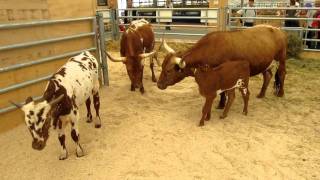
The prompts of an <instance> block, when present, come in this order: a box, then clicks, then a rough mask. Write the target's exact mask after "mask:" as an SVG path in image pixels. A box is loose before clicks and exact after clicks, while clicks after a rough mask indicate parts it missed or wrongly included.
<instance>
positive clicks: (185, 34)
mask: <svg viewBox="0 0 320 180" xmlns="http://www.w3.org/2000/svg"><path fill="white" fill-rule="evenodd" d="M154 34H161V35H162V34H163V32H154ZM165 34H166V35H179V36H180V35H181V36H203V35H205V34H194V33H165Z"/></svg>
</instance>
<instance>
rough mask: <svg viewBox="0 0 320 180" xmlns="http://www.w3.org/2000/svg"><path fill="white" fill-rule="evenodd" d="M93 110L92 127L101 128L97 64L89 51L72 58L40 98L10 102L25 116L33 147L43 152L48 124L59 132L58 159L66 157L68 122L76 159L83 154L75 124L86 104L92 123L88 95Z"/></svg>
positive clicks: (51, 80) (55, 75) (56, 74)
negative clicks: (81, 108)
mask: <svg viewBox="0 0 320 180" xmlns="http://www.w3.org/2000/svg"><path fill="white" fill-rule="evenodd" d="M91 95H92V96H93V104H94V108H95V110H96V115H97V118H96V122H95V127H96V128H99V127H101V120H100V116H99V108H100V100H99V81H98V61H97V60H96V59H95V58H94V56H92V55H91V54H90V53H89V52H87V51H86V52H83V53H81V54H80V55H78V56H75V57H72V58H71V59H70V60H69V61H68V62H67V63H66V64H65V65H64V66H62V67H61V68H60V69H59V70H58V71H57V72H56V73H55V74H54V75H53V76H52V77H51V78H50V79H49V82H48V84H47V87H46V89H45V91H44V94H43V96H42V99H41V100H39V101H34V100H33V99H32V98H31V97H28V98H27V100H26V102H25V104H23V105H21V104H17V103H13V104H14V105H15V106H17V107H18V108H21V109H22V111H23V112H24V114H25V122H26V125H27V127H28V129H29V131H30V133H31V136H32V139H33V142H32V148H33V149H36V150H42V149H44V147H45V146H46V142H47V140H48V138H49V130H50V127H51V125H53V127H54V129H58V138H59V142H60V145H61V154H60V156H59V159H60V160H63V159H66V158H67V157H68V152H67V149H66V145H65V132H64V130H65V127H66V125H67V124H68V123H71V137H72V139H73V141H74V142H75V143H76V154H77V156H78V157H81V156H83V155H84V152H83V149H82V147H81V145H80V143H79V138H80V135H79V130H78V121H79V119H80V112H79V111H80V109H79V108H80V106H81V105H82V104H84V103H86V105H87V110H88V113H87V118H88V120H87V121H88V122H91V121H92V115H91V112H90V104H91V100H90V96H91Z"/></svg>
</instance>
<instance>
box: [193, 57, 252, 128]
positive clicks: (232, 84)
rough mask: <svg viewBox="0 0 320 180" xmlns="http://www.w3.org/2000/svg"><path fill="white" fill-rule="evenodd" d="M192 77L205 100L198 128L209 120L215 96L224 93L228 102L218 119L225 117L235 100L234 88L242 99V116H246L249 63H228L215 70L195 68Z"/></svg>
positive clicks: (248, 93)
mask: <svg viewBox="0 0 320 180" xmlns="http://www.w3.org/2000/svg"><path fill="white" fill-rule="evenodd" d="M194 76H195V79H196V82H197V84H198V86H199V92H200V94H201V95H202V96H203V97H205V98H206V102H205V104H204V106H203V108H202V117H201V120H200V123H199V126H203V125H204V120H210V115H211V108H212V103H213V100H214V98H215V97H216V96H217V94H220V93H222V92H226V95H227V97H228V100H227V104H226V106H225V108H224V111H223V114H222V115H221V116H220V118H225V117H227V115H228V112H229V109H230V106H231V104H232V102H233V100H234V98H235V89H236V88H239V90H240V92H241V94H242V97H243V101H244V107H243V114H245V115H247V113H248V100H249V95H250V92H249V89H248V83H249V77H250V67H249V62H247V61H229V62H225V63H223V64H221V65H219V66H218V67H215V68H210V67H201V68H197V69H196V70H195V72H194Z"/></svg>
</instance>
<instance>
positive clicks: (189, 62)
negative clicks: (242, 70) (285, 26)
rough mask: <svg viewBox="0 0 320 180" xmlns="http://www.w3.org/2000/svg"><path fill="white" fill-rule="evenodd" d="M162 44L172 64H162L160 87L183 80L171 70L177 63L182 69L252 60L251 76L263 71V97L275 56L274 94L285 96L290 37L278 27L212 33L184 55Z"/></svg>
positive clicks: (261, 26)
mask: <svg viewBox="0 0 320 180" xmlns="http://www.w3.org/2000/svg"><path fill="white" fill-rule="evenodd" d="M163 43H164V47H165V49H166V50H167V51H168V52H169V53H168V54H167V56H166V57H165V60H164V61H167V62H169V63H172V65H171V66H163V68H162V72H161V74H160V78H159V80H158V88H160V89H166V88H167V86H169V85H173V84H175V83H177V82H179V81H180V79H181V77H180V75H179V74H178V73H177V71H172V70H171V69H170V68H173V67H175V66H174V65H175V64H177V65H178V67H179V68H181V69H183V68H185V67H198V66H202V65H210V66H217V65H219V64H222V63H224V62H226V61H230V60H231V61H234V60H240V61H248V62H249V64H250V76H254V75H256V74H259V73H262V74H263V86H262V88H261V91H260V93H259V95H258V97H259V98H262V97H264V96H265V92H266V89H267V86H268V84H269V82H270V79H271V77H272V72H271V69H270V68H269V67H270V64H271V63H272V61H273V60H274V59H275V60H276V61H278V62H279V67H278V69H277V72H276V75H275V90H276V92H275V94H276V95H277V96H279V97H281V96H283V95H284V91H283V85H284V79H285V74H286V70H285V60H286V49H287V38H286V35H285V33H284V32H282V31H281V30H280V29H278V28H275V27H272V26H268V25H259V26H255V27H252V28H249V29H246V30H241V31H232V32H212V33H209V34H207V35H205V36H204V37H202V38H201V39H200V40H199V41H198V42H197V43H196V44H195V45H194V46H193V47H192V48H190V49H189V50H188V51H186V52H184V53H182V54H176V53H175V51H174V50H173V49H172V48H170V47H169V46H168V45H167V44H166V43H165V42H163ZM170 59H172V60H170ZM168 72H171V73H168ZM222 97H224V96H222ZM219 106H220V107H221V106H222V107H223V106H224V98H221V101H220V104H219Z"/></svg>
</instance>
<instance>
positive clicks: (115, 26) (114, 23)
mask: <svg viewBox="0 0 320 180" xmlns="http://www.w3.org/2000/svg"><path fill="white" fill-rule="evenodd" d="M118 17H119V16H118V10H117V9H111V10H110V18H111V19H110V20H111V27H112V28H111V29H112V39H113V40H118V39H119V18H118Z"/></svg>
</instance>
